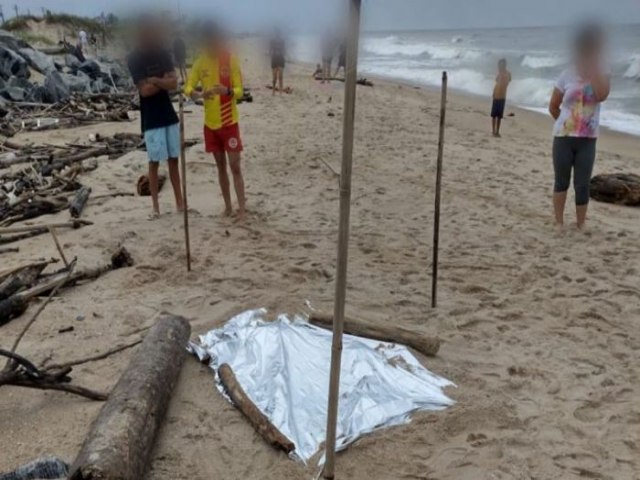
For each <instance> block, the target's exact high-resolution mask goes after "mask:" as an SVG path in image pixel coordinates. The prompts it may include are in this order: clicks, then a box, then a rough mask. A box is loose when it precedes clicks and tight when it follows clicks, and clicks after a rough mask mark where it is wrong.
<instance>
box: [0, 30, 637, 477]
mask: <svg viewBox="0 0 640 480" xmlns="http://www.w3.org/2000/svg"><path fill="white" fill-rule="evenodd" d="M258 50H259V49H258V48H256V47H255V45H253V44H252V43H251V42H245V43H243V44H242V45H241V51H242V55H241V57H242V59H243V60H244V62H243V70H244V77H245V83H246V86H247V87H250V88H251V90H252V93H253V95H254V99H255V100H254V103H250V104H243V105H241V106H240V114H241V128H242V134H243V141H244V144H245V154H244V161H243V162H244V169H245V178H246V181H247V195H248V208H249V210H250V212H249V218H248V220H247V222H246V223H245V224H238V223H235V222H234V221H233V220H232V219H227V218H224V217H222V216H221V215H220V214H221V213H222V211H223V202H222V199H221V196H220V194H219V189H218V185H217V178H216V175H215V173H216V172H215V165H214V163H213V159H212V158H211V157H210V156H209V155H207V154H205V153H204V150H203V145H202V144H201V143H200V144H199V145H196V146H195V147H193V148H191V149H190V150H189V153H188V162H189V165H188V181H189V203H190V208H191V209H192V210H193V211H192V214H191V238H192V253H193V271H192V272H191V273H187V272H186V268H185V251H184V243H183V233H182V217H181V216H180V215H179V214H177V213H174V212H173V208H174V207H173V199H172V192H171V188H170V186H169V185H168V184H167V185H166V186H165V187H164V189H163V191H162V193H161V208H162V210H163V214H162V216H161V218H160V219H159V220H158V221H155V222H150V221H148V220H147V216H148V214H149V213H150V208H151V206H150V201H149V199H148V198H140V197H117V198H107V199H101V200H95V201H91V202H90V203H89V206H88V207H87V209H86V211H85V214H84V218H86V219H88V220H91V221H93V222H94V223H95V224H94V225H93V226H91V227H86V228H83V229H80V230H75V231H67V230H65V231H62V230H61V231H60V232H59V233H58V235H59V237H60V240H61V243H62V244H63V247H64V249H65V251H66V253H67V256H68V257H76V256H77V257H78V262H79V265H81V266H93V265H96V264H98V263H102V262H104V261H105V260H106V259H107V258H108V254H109V252H110V251H111V250H112V249H113V247H115V246H117V245H118V244H124V245H125V246H126V247H127V248H128V249H129V251H130V252H131V254H132V256H133V258H134V260H135V262H136V265H135V266H134V267H132V268H129V269H123V270H118V271H115V272H112V273H110V274H108V275H105V276H103V277H101V278H100V279H98V280H97V281H95V282H92V283H87V284H85V285H83V286H79V287H76V288H72V289H68V290H66V291H63V292H61V293H59V294H58V295H57V296H56V298H55V299H54V301H52V302H51V304H50V305H49V306H48V307H47V308H46V310H45V311H44V312H43V313H42V314H41V316H40V318H39V319H38V321H37V322H36V323H35V325H34V326H33V328H32V329H31V330H30V331H29V333H28V334H27V336H26V337H25V338H24V340H23V341H22V343H21V347H20V353H22V354H23V355H25V356H27V357H28V358H30V359H31V360H34V361H36V362H37V363H43V362H49V363H60V362H62V361H69V360H72V359H75V358H82V357H86V356H90V355H93V354H97V353H100V352H102V351H104V350H106V349H108V348H110V347H114V346H117V345H120V344H124V343H127V342H130V341H132V340H135V339H136V338H139V337H140V336H141V335H143V333H144V329H145V328H147V327H149V326H150V325H152V324H153V322H154V320H155V319H156V318H157V317H158V315H159V314H160V312H162V311H168V312H171V313H175V314H178V315H183V316H185V317H186V318H188V319H189V320H190V321H191V323H192V336H193V337H194V338H195V337H196V336H197V334H199V333H204V332H206V331H208V330H210V329H212V328H214V327H217V326H220V325H221V324H222V323H224V322H225V321H226V320H228V319H229V318H230V317H231V316H232V315H233V314H235V313H239V312H242V311H244V310H248V309H252V308H256V307H266V308H268V309H269V310H270V311H271V312H273V313H279V312H289V313H296V312H301V311H304V309H305V302H307V301H308V302H310V304H311V305H313V306H314V307H316V308H318V309H320V310H331V307H332V302H333V295H334V283H333V276H334V272H335V259H336V241H337V225H338V196H339V186H338V178H337V176H336V175H335V174H334V172H333V171H332V170H331V169H330V168H329V167H328V166H327V165H325V163H324V162H323V160H324V161H325V162H326V163H327V164H329V165H330V166H331V167H333V169H335V170H336V171H339V168H340V161H341V158H340V152H341V138H342V102H343V88H344V87H343V84H342V83H333V84H331V85H320V83H319V82H316V81H314V80H313V79H312V78H311V73H312V70H313V68H312V69H311V70H310V69H309V66H306V65H302V64H290V65H289V66H288V67H287V70H286V77H285V83H286V84H287V85H289V86H291V87H292V88H293V93H292V94H291V95H283V96H276V97H272V95H271V92H270V91H269V90H268V89H266V88H265V86H266V85H267V84H269V83H270V81H271V72H270V70H269V67H268V59H267V58H266V57H260V56H258V55H257V53H256V52H257V51H258ZM374 81H375V87H373V88H368V87H358V104H357V121H356V143H355V157H354V172H353V175H354V177H353V193H352V198H353V209H352V230H351V250H350V264H349V288H348V294H347V312H348V314H350V315H353V316H356V317H362V318H366V319H370V320H372V321H376V322H385V323H393V324H397V325H401V326H407V327H411V328H414V329H417V330H420V331H424V332H428V333H429V334H432V335H438V336H440V338H442V340H443V341H444V344H443V346H442V348H441V351H440V354H439V356H438V357H437V358H429V359H426V358H424V357H422V358H421V359H422V360H423V361H424V362H423V363H424V365H425V366H426V367H427V368H429V369H430V370H431V371H433V372H435V373H437V374H439V375H442V376H444V377H446V378H448V379H450V380H451V381H453V382H454V383H456V384H457V385H458V387H457V388H453V389H449V390H448V394H449V395H450V396H451V397H452V398H453V399H454V400H455V401H456V402H457V403H456V405H455V406H453V407H451V408H449V409H447V410H446V411H443V412H438V413H421V414H417V415H416V416H415V417H414V418H413V421H412V422H411V423H410V424H408V425H405V426H401V427H396V428H393V429H389V430H383V431H380V432H377V433H375V434H373V435H370V436H368V437H366V438H363V439H361V440H359V441H358V442H356V443H355V444H354V445H353V446H351V447H350V448H349V449H348V450H346V451H344V452H342V453H341V454H339V456H338V460H337V471H338V473H339V477H338V478H341V479H346V478H350V479H353V480H394V479H423V480H493V479H501V480H507V479H513V480H524V479H538V480H556V479H557V480H560V479H562V480H568V479H572V478H591V479H603V480H605V479H607V480H639V479H640V402H638V397H639V396H640V370H639V368H638V359H639V356H640V330H639V329H638V319H639V318H640V283H639V279H640V243H639V242H638V236H639V234H640V221H639V220H640V210H638V209H632V208H625V207H620V206H614V205H606V204H601V203H595V202H592V204H591V211H590V220H589V225H588V230H587V231H586V232H578V231H577V230H575V229H573V228H568V229H567V231H566V233H565V234H564V235H559V234H558V233H556V232H555V230H554V228H553V224H552V213H551V199H550V194H551V187H552V182H553V171H552V165H551V158H550V152H551V127H552V121H551V119H550V118H546V117H545V116H543V115H540V114H537V113H534V112H528V111H525V110H521V109H518V108H515V107H513V106H511V105H510V106H508V107H507V111H508V113H513V114H514V116H513V117H508V118H507V119H506V120H505V123H504V126H503V132H502V134H503V138H501V139H496V138H492V137H491V130H490V128H491V125H490V119H489V118H488V113H489V108H490V105H489V102H488V101H485V100H483V99H479V98H474V97H469V96H463V95H459V94H456V93H455V92H451V94H450V101H449V105H448V118H447V132H446V141H447V144H446V147H445V161H444V165H445V167H444V180H443V182H444V183H443V199H442V201H443V210H442V230H441V239H440V241H441V262H442V263H441V279H440V299H439V308H438V309H437V310H432V309H431V308H430V306H429V303H430V302H429V295H430V287H431V282H430V274H431V261H430V259H431V247H432V235H433V233H432V222H433V201H434V185H435V163H436V153H437V135H438V121H439V92H437V91H431V90H428V89H424V88H417V87H412V86H409V85H402V84H398V83H393V82H390V81H381V80H377V79H376V80H374ZM187 110H188V113H187V117H186V132H187V136H188V137H197V138H200V135H201V130H202V110H201V107H198V106H195V105H189V106H188V107H187ZM138 129H139V126H138V123H137V122H134V123H131V124H122V123H120V124H104V125H100V126H91V127H82V128H77V129H73V130H59V131H53V132H51V131H50V132H41V133H33V134H29V135H19V136H18V137H16V141H27V140H29V141H33V142H48V143H61V144H62V143H64V142H68V141H73V140H76V139H80V140H85V139H86V138H87V137H88V136H89V134H91V133H95V132H102V133H116V132H121V131H129V132H137V131H138ZM639 151H640V138H635V137H631V136H626V135H622V134H618V133H614V132H609V131H605V132H604V133H603V135H602V138H601V141H600V143H599V149H598V160H597V163H596V169H595V173H596V174H599V173H616V172H637V165H638V164H637V161H638V152H639ZM146 168H147V165H146V157H145V154H144V152H134V153H131V154H128V155H126V156H124V157H122V158H119V159H117V160H107V159H101V160H100V166H99V168H98V169H97V170H95V171H94V172H92V173H89V174H87V175H86V176H84V177H83V180H84V181H85V182H86V183H87V184H88V185H89V186H91V187H92V188H93V191H94V195H100V194H103V193H108V192H114V191H126V192H133V191H134V188H135V183H136V180H137V178H138V176H139V175H141V174H143V173H145V171H146ZM570 202H573V193H571V194H570ZM67 218H68V213H67V212H62V213H60V214H57V215H54V216H50V217H41V218H39V219H38V223H41V222H45V221H49V220H51V221H54V220H66V219H67ZM574 218H575V216H574V212H573V208H569V209H568V215H567V221H569V220H570V221H571V222H570V223H571V224H573V223H574ZM19 246H20V252H19V253H17V254H10V255H3V256H2V258H1V260H0V263H1V264H2V266H3V267H4V266H7V267H9V266H12V265H17V264H20V263H22V262H24V261H25V260H31V259H34V258H39V257H55V256H57V252H56V250H55V246H54V244H53V242H52V241H51V239H50V238H49V237H48V236H40V237H36V238H34V239H30V240H25V241H22V242H20V245H19ZM35 308H37V305H32V306H31V307H30V309H29V310H28V312H27V314H25V315H23V316H22V317H21V318H19V319H16V320H14V321H12V322H11V323H9V324H8V325H6V326H3V327H1V328H0V332H1V333H0V347H3V348H6V347H10V345H11V343H12V342H13V340H14V338H15V337H16V335H17V334H18V332H19V331H20V330H21V329H22V328H23V326H24V324H25V322H27V320H28V318H29V314H30V313H31V312H33V311H34V310H35ZM69 326H73V327H74V331H73V332H70V333H64V334H60V333H58V331H59V330H60V329H63V328H65V327H69ZM133 351H134V350H127V351H125V352H123V353H121V354H119V355H117V356H113V357H110V358H109V359H107V360H105V361H102V362H95V363H90V364H87V365H84V366H81V367H78V368H77V369H76V370H74V375H73V378H74V381H76V382H77V383H79V384H82V385H86V386H91V387H92V388H94V389H97V390H105V391H108V390H109V389H110V388H111V387H112V386H113V385H114V384H115V382H116V381H117V379H118V378H119V376H120V374H121V373H122V371H123V369H124V368H125V367H126V365H127V362H128V360H129V358H130V357H131V354H132V352H133ZM327 368H328V366H327ZM100 407H101V404H100V403H96V402H90V401H87V400H83V399H81V398H76V397H72V396H69V395H66V394H62V393H56V392H41V391H37V390H26V389H19V388H12V387H4V388H2V389H1V390H0V452H1V453H0V472H1V471H5V470H9V469H12V468H14V467H16V466H17V465H19V464H22V463H25V462H28V461H30V460H32V459H33V458H36V457H38V456H40V455H44V454H54V455H57V456H59V457H61V458H63V459H65V460H67V461H72V460H73V459H74V457H75V455H76V453H77V452H78V449H79V447H80V445H81V443H82V441H83V439H84V437H85V435H86V433H87V431H88V429H89V426H90V424H91V422H92V420H93V419H94V418H95V416H96V415H97V413H98V411H99V409H100ZM315 474H316V469H315V468H314V467H313V466H305V465H302V464H299V463H296V462H294V461H292V460H290V459H288V458H287V457H286V455H284V454H282V453H277V452H275V451H274V450H272V449H271V448H270V447H269V446H268V445H266V444H265V443H264V442H263V440H262V439H261V438H260V437H259V436H258V435H257V434H256V433H255V432H254V431H253V429H252V427H251V426H250V425H249V424H248V423H247V422H246V421H245V419H244V418H243V417H242V415H241V414H240V413H239V412H238V411H237V410H236V409H235V408H234V407H233V406H232V405H230V404H229V403H227V402H226V401H225V400H224V399H223V398H222V396H221V395H219V394H218V392H217V391H216V389H215V388H214V385H213V373H212V372H211V371H210V370H208V369H207V368H206V367H205V366H203V365H200V364H199V363H198V362H197V361H196V360H195V359H193V358H188V359H187V361H186V362H185V366H184V368H183V371H182V375H181V378H180V382H179V384H178V387H177V389H176V392H175V394H174V396H173V399H172V402H171V406H170V409H169V412H168V414H167V418H166V421H165V423H164V426H163V429H162V431H161V434H160V437H159V439H158V443H157V446H156V450H155V453H154V460H153V464H152V467H151V469H150V471H149V473H148V475H147V480H182V479H185V480H186V479H192V480H211V479H220V480H253V479H256V480H261V479H282V480H284V479H286V480H299V479H310V478H312V477H313V476H314V475H315Z"/></svg>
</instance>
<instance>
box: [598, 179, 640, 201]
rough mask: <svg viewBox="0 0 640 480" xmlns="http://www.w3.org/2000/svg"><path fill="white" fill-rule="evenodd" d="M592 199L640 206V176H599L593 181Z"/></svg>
mask: <svg viewBox="0 0 640 480" xmlns="http://www.w3.org/2000/svg"><path fill="white" fill-rule="evenodd" d="M591 198H593V199H594V200H597V201H598V202H605V203H614V204H617V205H628V206H632V207H637V206H640V175H634V174H632V173H614V174H611V175H597V176H595V177H593V178H592V179H591Z"/></svg>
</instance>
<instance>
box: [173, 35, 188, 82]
mask: <svg viewBox="0 0 640 480" xmlns="http://www.w3.org/2000/svg"><path fill="white" fill-rule="evenodd" d="M173 59H174V61H175V62H176V66H177V67H178V70H179V71H180V81H181V82H182V83H184V82H186V80H187V44H186V43H185V41H184V39H183V38H182V36H181V35H180V34H179V33H178V34H177V35H176V38H174V39H173Z"/></svg>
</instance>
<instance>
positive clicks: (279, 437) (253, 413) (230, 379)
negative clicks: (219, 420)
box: [218, 363, 296, 453]
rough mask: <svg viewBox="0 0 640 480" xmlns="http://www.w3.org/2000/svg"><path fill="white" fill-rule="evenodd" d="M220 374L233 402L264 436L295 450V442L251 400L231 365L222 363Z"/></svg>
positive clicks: (273, 444)
mask: <svg viewBox="0 0 640 480" xmlns="http://www.w3.org/2000/svg"><path fill="white" fill-rule="evenodd" d="M218 376H219V377H220V381H221V382H222V385H223V386H224V388H225V390H226V391H227V393H228V394H229V397H231V400H233V403H234V404H235V405H236V407H238V410H240V411H241V412H242V413H243V414H244V416H245V417H247V419H248V420H249V423H251V425H252V426H253V428H254V429H255V430H256V432H258V433H259V434H260V436H261V437H262V438H264V439H265V440H266V441H267V442H268V443H269V444H270V445H272V446H273V447H275V448H277V449H280V450H284V451H285V452H287V453H290V452H292V451H293V450H295V448H296V447H295V445H294V443H293V442H292V441H291V440H289V439H288V438H287V437H285V436H284V435H283V434H282V432H280V430H278V429H277V428H276V427H275V426H274V425H273V424H272V423H271V422H270V421H269V419H268V418H267V417H266V416H265V415H264V414H263V413H262V412H261V411H260V410H259V409H258V407H256V405H255V404H254V403H253V402H252V401H251V399H250V398H249V397H248V395H247V394H246V393H245V391H244V389H243V388H242V386H241V385H240V383H239V382H238V379H237V378H236V375H235V374H234V373H233V370H232V369H231V367H230V366H229V365H227V364H226V363H225V364H223V365H221V366H220V368H219V369H218Z"/></svg>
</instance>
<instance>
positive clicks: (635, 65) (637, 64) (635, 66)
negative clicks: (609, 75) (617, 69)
mask: <svg viewBox="0 0 640 480" xmlns="http://www.w3.org/2000/svg"><path fill="white" fill-rule="evenodd" d="M622 76H623V77H624V78H631V79H635V80H640V55H633V56H632V57H631V62H630V63H629V67H628V68H627V71H626V72H624V74H623V75H622Z"/></svg>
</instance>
